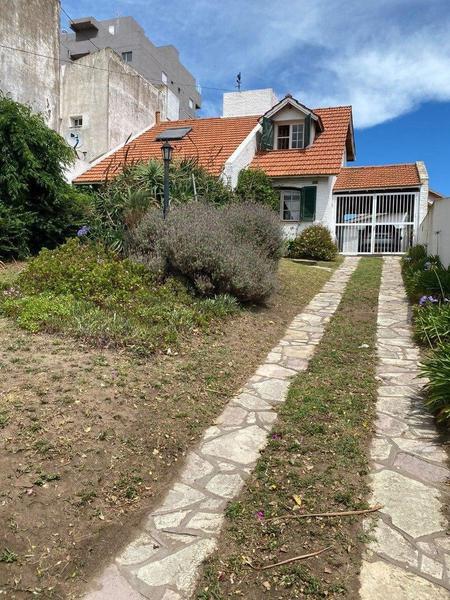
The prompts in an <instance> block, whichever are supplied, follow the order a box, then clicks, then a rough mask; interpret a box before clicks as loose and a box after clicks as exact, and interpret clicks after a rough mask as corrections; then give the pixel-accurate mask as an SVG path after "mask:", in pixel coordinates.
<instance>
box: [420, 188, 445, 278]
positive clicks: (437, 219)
mask: <svg viewBox="0 0 450 600" xmlns="http://www.w3.org/2000/svg"><path fill="white" fill-rule="evenodd" d="M418 242H419V243H420V244H424V245H425V246H426V247H427V252H428V254H438V255H439V256H440V258H441V260H442V262H443V264H444V266H445V267H448V266H450V198H441V199H439V200H435V201H434V203H433V204H432V205H431V206H429V209H428V213H427V215H426V216H425V218H424V219H423V220H422V222H421V224H420V226H419V231H418Z"/></svg>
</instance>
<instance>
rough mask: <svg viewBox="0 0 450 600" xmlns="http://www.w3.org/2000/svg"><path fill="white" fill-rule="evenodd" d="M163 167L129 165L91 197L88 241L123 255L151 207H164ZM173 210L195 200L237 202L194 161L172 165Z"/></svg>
mask: <svg viewBox="0 0 450 600" xmlns="http://www.w3.org/2000/svg"><path fill="white" fill-rule="evenodd" d="M163 173H164V171H163V164H162V161H160V160H154V159H152V160H150V161H149V162H146V163H144V162H139V163H135V164H126V165H125V167H124V169H123V171H122V172H121V173H120V174H119V175H118V176H117V177H115V178H114V179H111V180H109V181H107V183H106V184H105V185H104V186H103V187H102V188H101V189H100V190H99V191H97V192H95V193H93V194H92V198H91V206H90V213H89V217H88V219H87V221H86V225H88V226H89V239H91V240H94V241H100V242H102V243H104V244H105V245H106V246H107V247H108V248H111V249H113V250H114V251H116V252H121V251H122V250H123V249H124V244H126V238H127V235H128V232H129V230H130V229H132V228H133V227H135V226H136V225H137V224H138V223H139V222H140V220H141V219H142V217H143V215H144V214H145V213H146V212H147V211H148V210H149V209H150V208H151V207H159V208H160V207H161V206H162V202H163V195H164V175H163ZM169 177H170V202H171V206H172V207H174V206H177V205H179V204H185V203H187V202H192V201H194V200H198V201H204V202H209V203H211V204H215V205H223V204H226V203H228V202H230V201H232V200H233V199H234V198H235V195H234V193H233V192H232V190H231V189H230V188H229V187H228V186H226V185H225V183H224V182H223V181H222V180H221V179H219V178H218V177H215V176H213V175H211V174H210V173H208V172H207V171H206V170H205V169H203V168H202V167H199V166H198V164H197V162H196V161H195V160H193V159H181V160H174V161H172V162H171V164H170V173H169Z"/></svg>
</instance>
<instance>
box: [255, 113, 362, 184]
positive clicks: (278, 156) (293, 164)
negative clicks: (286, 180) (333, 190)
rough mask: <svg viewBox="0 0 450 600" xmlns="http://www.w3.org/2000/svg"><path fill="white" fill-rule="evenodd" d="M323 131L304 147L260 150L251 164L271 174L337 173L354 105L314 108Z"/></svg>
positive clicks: (279, 175)
mask: <svg viewBox="0 0 450 600" xmlns="http://www.w3.org/2000/svg"><path fill="white" fill-rule="evenodd" d="M313 112H314V114H316V115H317V116H319V117H320V118H321V120H322V123H323V127H324V131H323V132H322V133H321V134H319V135H318V136H317V137H316V139H315V140H314V143H313V144H312V145H311V146H309V147H308V148H305V149H302V150H267V151H262V152H258V153H257V154H256V156H255V158H254V159H253V161H252V163H251V167H253V168H258V169H262V170H263V171H265V172H266V173H267V175H269V176H270V177H282V176H294V175H332V174H338V173H339V171H340V169H341V166H342V159H343V157H344V150H345V144H346V139H347V133H348V128H349V126H350V123H351V115H352V108H351V106H337V107H334V108H314V109H313Z"/></svg>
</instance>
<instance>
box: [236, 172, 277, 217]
mask: <svg viewBox="0 0 450 600" xmlns="http://www.w3.org/2000/svg"><path fill="white" fill-rule="evenodd" d="M236 194H237V196H238V197H239V198H240V199H241V200H243V201H246V202H260V203H261V204H265V205H267V206H270V207H271V208H273V209H274V210H278V207H279V202H280V200H279V196H278V193H277V192H276V191H275V190H274V189H273V187H272V182H271V181H270V177H268V176H267V175H266V174H265V173H264V171H262V170H261V169H243V170H242V171H241V172H240V173H239V177H238V183H237V186H236Z"/></svg>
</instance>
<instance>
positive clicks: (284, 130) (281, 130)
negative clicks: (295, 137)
mask: <svg viewBox="0 0 450 600" xmlns="http://www.w3.org/2000/svg"><path fill="white" fill-rule="evenodd" d="M290 131H291V126H290V125H278V136H277V148H278V150H289V138H290Z"/></svg>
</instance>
